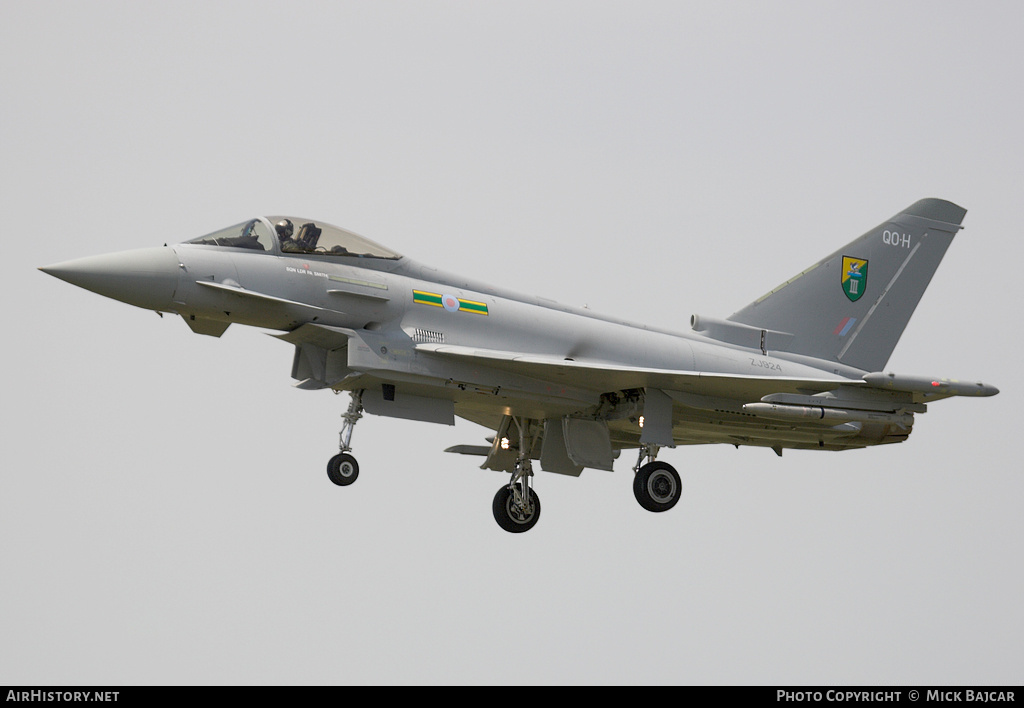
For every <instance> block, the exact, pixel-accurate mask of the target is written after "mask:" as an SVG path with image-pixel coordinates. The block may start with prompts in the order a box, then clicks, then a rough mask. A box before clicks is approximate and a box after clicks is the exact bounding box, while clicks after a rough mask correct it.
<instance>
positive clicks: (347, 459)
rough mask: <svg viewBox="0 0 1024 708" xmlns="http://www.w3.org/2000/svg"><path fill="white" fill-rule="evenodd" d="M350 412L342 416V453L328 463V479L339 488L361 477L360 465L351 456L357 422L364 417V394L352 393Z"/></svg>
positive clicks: (340, 438)
mask: <svg viewBox="0 0 1024 708" xmlns="http://www.w3.org/2000/svg"><path fill="white" fill-rule="evenodd" d="M350 396H351V399H350V400H349V404H348V410H347V411H346V412H345V413H343V414H342V415H341V417H342V419H343V420H344V421H345V422H344V423H343V424H342V426H341V432H340V433H339V434H338V447H339V448H340V450H341V452H339V453H338V454H337V455H335V456H334V457H332V458H331V459H330V461H329V462H328V463H327V477H328V478H329V479H330V480H331V481H332V482H334V483H335V484H337V485H338V486H339V487H347V486H348V485H350V484H352V483H353V482H355V481H356V478H357V477H358V476H359V463H358V462H356V458H355V457H353V456H352V455H350V454H349V451H350V450H351V449H352V431H353V430H354V429H355V427H356V422H357V421H358V420H359V419H360V418H362V417H363V392H362V391H352V392H351V394H350Z"/></svg>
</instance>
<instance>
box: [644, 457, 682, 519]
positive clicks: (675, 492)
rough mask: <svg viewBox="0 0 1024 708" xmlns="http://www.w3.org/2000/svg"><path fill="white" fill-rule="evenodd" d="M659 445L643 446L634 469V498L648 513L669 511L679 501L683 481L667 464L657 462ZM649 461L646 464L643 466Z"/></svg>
mask: <svg viewBox="0 0 1024 708" xmlns="http://www.w3.org/2000/svg"><path fill="white" fill-rule="evenodd" d="M657 456H658V446H657V445H641V446H640V456H639V458H638V459H637V461H636V465H635V466H634V467H633V472H635V473H636V476H635V477H634V478H633V496H635V497H636V500H637V501H638V502H639V503H640V506H642V507H643V508H644V509H647V511H655V512H657V511H668V510H669V509H671V508H672V507H674V506H675V505H676V502H678V501H679V496H680V493H681V492H682V488H683V485H682V481H681V480H680V479H679V473H678V472H676V470H675V468H674V467H673V466H672V465H670V464H668V463H667V462H657V461H655V458H656V457H657ZM644 459H647V463H646V464H642V463H643V462H644Z"/></svg>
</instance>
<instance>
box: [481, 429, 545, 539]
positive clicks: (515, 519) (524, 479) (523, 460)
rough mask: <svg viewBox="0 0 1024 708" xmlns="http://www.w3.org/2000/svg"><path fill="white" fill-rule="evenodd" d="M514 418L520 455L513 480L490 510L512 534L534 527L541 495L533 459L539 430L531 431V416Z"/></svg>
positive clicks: (504, 488) (513, 473) (502, 526)
mask: <svg viewBox="0 0 1024 708" xmlns="http://www.w3.org/2000/svg"><path fill="white" fill-rule="evenodd" d="M512 421H513V422H514V423H515V425H516V427H517V428H518V429H519V456H518V457H517V458H516V464H515V468H514V470H513V472H512V479H511V480H510V481H509V483H508V484H507V485H505V486H504V487H502V488H501V489H499V490H498V493H497V494H495V495H494V503H493V504H491V511H493V512H494V520H495V521H497V522H498V526H500V527H501V528H503V529H505V530H506V531H508V532H509V533H522V532H523V531H529V530H530V529H532V528H533V527H534V526H535V525H536V523H537V520H538V519H540V497H538V496H537V493H536V492H534V491H533V487H532V480H533V467H532V464H531V461H530V451H531V450H532V449H533V443H534V439H535V438H536V433H535V432H532V429H533V428H534V427H535V426H534V425H532V423H533V421H531V420H530V419H528V418H512Z"/></svg>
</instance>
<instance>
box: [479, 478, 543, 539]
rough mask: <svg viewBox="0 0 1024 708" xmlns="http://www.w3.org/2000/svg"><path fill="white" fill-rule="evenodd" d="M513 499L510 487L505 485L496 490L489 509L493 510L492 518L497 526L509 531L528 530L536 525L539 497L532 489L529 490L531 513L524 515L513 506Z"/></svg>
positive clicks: (538, 512)
mask: <svg viewBox="0 0 1024 708" xmlns="http://www.w3.org/2000/svg"><path fill="white" fill-rule="evenodd" d="M514 499H515V497H514V496H513V494H512V489H511V488H510V487H508V486H507V485H506V486H504V487H502V488H501V489H499V490H498V493H497V494H495V495H494V503H493V504H492V505H491V510H492V511H493V512H494V520H495V521H497V522H498V526H500V527H501V528H503V529H505V530H506V531H508V532H509V533H522V532H523V531H529V530H530V529H532V528H533V527H534V525H536V523H537V519H539V518H540V497H538V496H537V494H536V492H534V491H533V490H532V489H531V490H530V503H531V505H532V506H533V513H532V514H529V515H528V516H524V515H523V514H522V513H521V512H520V511H519V510H518V509H516V508H515V504H514V503H513V501H514Z"/></svg>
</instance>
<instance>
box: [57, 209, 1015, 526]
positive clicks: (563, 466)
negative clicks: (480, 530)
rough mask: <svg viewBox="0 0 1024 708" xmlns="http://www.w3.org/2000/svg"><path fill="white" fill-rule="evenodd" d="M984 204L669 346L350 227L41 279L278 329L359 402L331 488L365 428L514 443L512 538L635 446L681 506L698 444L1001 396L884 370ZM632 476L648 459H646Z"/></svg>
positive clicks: (214, 325)
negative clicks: (377, 424)
mask: <svg viewBox="0 0 1024 708" xmlns="http://www.w3.org/2000/svg"><path fill="white" fill-rule="evenodd" d="M965 214H966V210H964V209H962V208H961V207H959V206H957V205H955V204H953V203H951V202H947V201H943V200H939V199H922V200H921V201H919V202H916V203H915V204H912V205H911V206H910V207H908V208H907V209H905V210H903V211H902V212H900V213H899V214H897V215H896V216H894V217H892V218H891V219H889V220H888V221H886V222H884V223H883V224H881V225H880V226H878V227H876V228H874V229H872V230H870V231H868V232H867V233H866V234H864V235H863V236H861V237H860V238H857V239H855V240H854V241H851V242H850V243H849V244H847V245H845V246H843V247H842V248H840V249H839V250H838V251H835V252H834V253H832V254H831V255H829V256H826V257H825V258H823V259H822V260H820V261H818V262H817V263H815V264H813V265H812V266H811V267H809V268H807V269H805V270H802V271H800V272H799V273H798V274H797V275H795V276H794V277H793V278H791V279H789V280H787V281H786V282H784V283H782V284H781V285H779V286H778V287H776V288H775V289H773V290H771V291H769V292H768V293H767V294H766V295H764V296H763V297H761V298H759V299H758V300H756V301H754V302H752V303H750V304H749V305H747V306H746V307H744V308H742V309H740V310H739V311H738V312H736V313H734V314H733V315H731V316H729V317H728V318H725V319H715V318H712V317H705V316H703V315H693V316H692V317H691V319H690V327H691V328H690V330H689V331H678V332H677V331H669V330H665V329H658V328H655V327H649V326H645V325H641V324H637V323H633V322H626V321H623V320H620V319H616V318H614V317H605V316H601V315H599V314H596V313H593V312H591V311H590V310H586V309H578V308H574V307H567V306H564V305H559V304H557V303H555V302H552V301H550V300H545V299H542V298H537V297H532V296H528V295H522V294H519V293H515V292H512V291H509V290H504V289H501V288H497V287H493V286H491V285H490V284H487V283H483V282H480V281H477V280H473V279H469V278H464V277H461V276H457V275H451V274H446V273H443V272H440V271H438V270H435V269H434V268H431V267H428V266H426V265H423V264H421V263H419V262H417V261H414V260H412V259H411V258H408V257H406V256H403V255H400V254H398V253H396V252H395V251H392V250H391V249H389V248H386V247H384V246H381V245H379V244H377V243H374V242H373V241H371V240H369V239H367V238H363V237H362V236H359V235H357V234H354V233H352V232H350V231H346V230H345V229H341V228H338V227H335V226H331V225H329V224H326V223H323V222H320V221H314V220H312V219H302V218H297V217H294V216H268V217H259V218H255V219H250V220H248V221H246V222H244V223H241V224H238V225H237V226H231V227H228V228H226V229H222V230H220V231H215V232H213V233H211V234H208V235H206V236H201V237H199V238H195V239H193V240H191V241H186V242H185V243H181V244H177V245H173V246H166V245H165V246H163V247H160V248H145V249H140V250H133V251H124V252H119V253H113V254H110V255H103V256H93V257H87V258H81V259H78V260H73V261H67V262H64V263H58V264H56V265H52V266H47V267H44V268H42V269H41V270H43V271H44V272H46V273H49V274H50V275H53V276H55V277H57V278H60V279H62V280H66V281H67V282H69V283H72V284H74V285H77V286H79V287H82V288H85V289H87V290H91V291H93V292H95V293H99V294H100V295H104V296H106V297H110V298H114V299H116V300H120V301H122V302H126V303H128V304H130V305H135V306H137V307H141V308H145V309H149V310H156V311H157V312H158V313H164V312H168V313H174V314H177V315H180V316H181V318H182V319H184V320H185V323H186V324H187V325H188V326H189V327H190V328H191V329H192V331H193V332H196V333H197V334H205V335H210V336H214V337H219V336H220V335H221V334H223V333H224V330H226V329H227V328H228V327H229V326H230V325H232V324H243V325H251V326H254V327H263V328H267V329H270V330H277V331H279V332H280V334H276V335H275V336H276V337H278V338H279V339H281V340H282V341H283V342H286V343H288V344H290V345H292V346H293V347H294V348H295V354H294V359H293V362H292V371H291V375H292V378H294V379H296V380H297V383H296V384H295V385H296V386H298V387H299V388H302V389H307V390H317V389H333V390H334V391H336V392H340V391H348V392H350V396H351V399H350V403H349V406H348V410H347V411H346V412H345V413H344V414H343V415H342V419H343V427H342V429H341V433H340V436H339V437H340V444H339V447H340V451H339V453H338V454H337V455H335V456H334V457H332V458H331V459H330V461H329V462H328V463H327V474H328V477H329V478H330V480H331V481H332V482H334V483H335V484H337V485H340V486H346V485H349V484H352V482H354V481H355V480H356V477H357V476H358V474H359V465H358V463H357V462H356V459H355V457H353V455H352V432H353V429H354V427H355V425H356V423H357V421H358V420H360V418H361V417H362V415H363V413H364V412H365V413H370V414H374V415H379V416H390V417H395V418H405V419H410V420H418V421H425V422H429V423H441V424H445V425H454V423H455V417H456V416H458V417H461V418H465V419H466V420H470V421H473V422H475V423H478V424H480V425H482V426H485V427H487V428H489V429H491V430H493V431H494V435H493V436H492V437H489V438H488V439H487V441H488V443H489V444H487V445H458V446H456V447H452V448H449V449H448V452H454V453H461V454H463V455H476V456H479V457H480V458H482V459H483V464H482V465H481V467H482V468H484V469H489V470H497V471H502V472H505V473H507V474H509V475H510V477H509V481H508V482H507V483H506V484H504V485H502V486H501V488H500V489H499V490H498V492H497V494H496V495H495V497H494V501H493V504H492V508H493V512H494V518H495V520H496V521H497V522H498V525H499V526H501V528H503V529H505V530H506V531H510V532H513V533H518V532H522V531H527V530H529V529H530V528H532V527H533V526H534V524H536V523H537V520H538V518H539V517H540V509H541V506H540V499H539V497H538V496H537V493H536V492H535V491H534V489H533V477H534V473H533V471H534V468H535V466H537V465H539V467H540V469H542V470H544V471H547V472H553V473H556V474H564V475H572V476H579V475H580V473H581V472H582V470H583V469H584V468H591V469H598V470H612V467H613V465H614V463H615V461H616V459H617V458H618V457H619V454H620V452H621V451H622V450H635V451H636V453H637V455H636V464H634V465H633V473H634V482H633V493H634V495H635V496H636V500H637V501H638V502H639V503H640V505H641V506H642V507H643V508H644V509H647V510H649V511H652V512H663V511H667V510H668V509H671V508H672V507H673V506H674V505H675V504H676V502H678V501H679V497H680V493H681V490H682V484H681V481H680V477H679V474H678V473H677V472H676V470H675V469H674V468H673V467H672V466H671V465H670V464H668V463H667V462H665V461H664V460H660V459H657V458H658V454H659V452H661V451H662V449H664V448H674V447H676V446H677V445H695V444H704V443H727V444H729V445H735V446H737V447H738V446H740V445H756V446H761V447H765V448H769V449H771V450H774V451H775V453H776V454H778V455H782V451H783V450H784V449H786V448H794V449H804V450H822V451H835V450H850V449H855V448H863V447H867V446H869V445H885V444H888V443H898V442H903V441H904V440H906V439H907V437H909V435H910V433H911V430H912V427H913V424H914V415H915V414H916V413H924V412H925V410H926V406H927V404H928V403H930V402H932V401H938V400H940V399H943V398H948V397H950V396H992V395H995V394H996V393H998V391H997V389H996V388H994V387H993V386H989V385H986V384H983V383H977V382H973V381H956V380H950V379H940V378H932V377H925V376H917V375H903V374H893V373H885V372H883V368H884V367H885V364H886V362H887V361H888V360H889V356H890V354H892V351H893V349H894V348H895V346H896V343H897V341H899V338H900V335H901V334H902V332H903V330H904V328H905V327H906V325H907V322H908V320H909V319H910V316H911V315H912V314H913V312H914V308H915V307H916V306H917V303H918V302H919V301H920V299H921V296H922V295H923V294H924V291H925V288H926V287H927V286H928V283H929V281H930V280H931V278H932V275H933V274H934V273H935V270H936V268H937V267H938V265H939V262H940V261H941V260H942V257H943V255H944V254H945V253H946V249H947V248H948V247H949V245H950V243H951V242H952V241H953V236H954V235H955V234H956V233H957V232H958V231H959V230H960V228H961V226H960V224H961V223H962V221H963V218H964V215H965ZM627 464H628V463H627Z"/></svg>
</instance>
